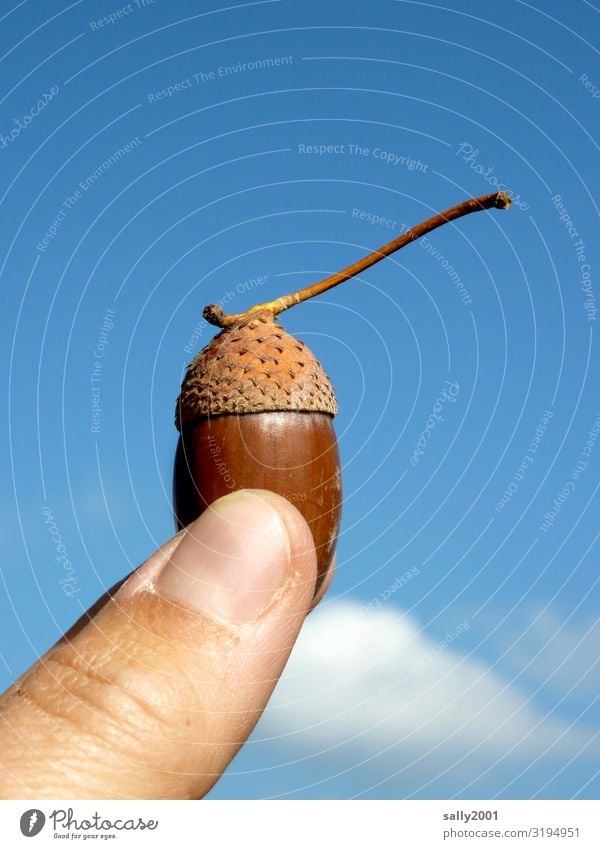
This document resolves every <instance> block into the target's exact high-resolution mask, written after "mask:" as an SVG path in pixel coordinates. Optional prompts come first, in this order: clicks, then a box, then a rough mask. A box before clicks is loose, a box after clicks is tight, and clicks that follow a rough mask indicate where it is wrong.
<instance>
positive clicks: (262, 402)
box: [175, 310, 338, 429]
mask: <svg viewBox="0 0 600 849" xmlns="http://www.w3.org/2000/svg"><path fill="white" fill-rule="evenodd" d="M285 410H295V411H306V412H319V413H329V414H330V415H332V416H335V415H336V413H337V410H338V407H337V402H336V399H335V395H334V392H333V387H332V385H331V381H330V380H329V378H328V377H327V374H326V372H325V369H324V368H323V366H322V365H321V363H320V362H319V361H318V360H317V359H316V358H315V356H314V354H313V353H312V351H310V350H309V348H307V347H306V345H305V344H304V342H301V341H299V340H298V339H294V337H293V336H290V335H289V333H286V332H285V330H284V329H283V328H282V327H281V326H280V325H279V324H276V322H275V319H274V317H273V314H272V313H271V312H270V311H269V310H263V311H260V312H256V313H253V314H251V315H249V316H246V317H245V318H243V319H241V320H240V321H239V322H237V323H236V324H233V325H232V326H231V327H227V328H225V330H223V331H222V332H221V333H219V334H218V336H215V338H214V339H213V340H212V341H211V342H209V344H208V345H207V346H206V347H205V348H203V350H202V351H200V352H199V354H198V355H197V356H196V357H195V359H194V361H193V362H192V363H191V364H190V366H188V370H187V372H186V375H185V378H184V380H183V383H182V384H181V392H180V395H179V398H178V401H177V409H176V411H175V424H176V426H177V428H179V429H181V427H182V425H184V424H187V423H189V422H191V421H193V420H194V419H197V418H200V417H201V416H215V415H221V414H223V413H234V414H240V413H263V412H269V411H285Z"/></svg>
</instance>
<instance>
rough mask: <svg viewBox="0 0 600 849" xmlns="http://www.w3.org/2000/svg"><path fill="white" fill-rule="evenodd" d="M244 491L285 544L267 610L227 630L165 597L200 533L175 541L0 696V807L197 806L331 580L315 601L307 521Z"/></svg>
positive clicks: (277, 500) (280, 503)
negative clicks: (166, 585)
mask: <svg viewBox="0 0 600 849" xmlns="http://www.w3.org/2000/svg"><path fill="white" fill-rule="evenodd" d="M250 492H251V493H252V497H255V498H257V499H262V501H263V502H265V503H266V505H267V506H266V507H265V509H268V510H270V511H276V513H277V516H278V519H279V521H280V522H281V523H282V524H283V526H284V527H285V532H286V534H287V540H288V551H289V563H290V570H289V576H288V577H287V578H286V580H285V582H284V583H283V585H282V587H281V589H280V590H279V591H278V592H277V593H276V595H275V597H274V599H273V600H272V601H271V603H270V604H269V605H268V606H267V607H266V609H265V610H264V611H262V612H261V613H260V615H259V616H258V617H257V618H255V619H254V620H253V621H251V622H249V623H244V624H243V625H239V624H233V625H231V624H228V623H227V622H224V621H220V620H217V619H215V618H214V617H212V618H211V617H209V616H206V615H204V614H203V613H202V612H201V611H199V610H197V609H189V608H187V609H186V608H184V607H182V606H180V605H178V604H173V602H172V600H170V599H168V598H165V597H164V596H162V595H161V594H160V593H159V592H158V591H156V588H155V587H154V583H153V582H154V581H155V579H156V576H158V575H160V574H161V571H162V570H163V569H164V568H165V567H166V565H167V564H169V563H170V562H172V561H171V559H172V558H173V557H174V556H175V552H176V551H177V549H178V547H179V546H180V544H181V541H182V539H183V536H184V535H185V534H186V533H188V532H190V529H193V528H194V527H195V525H196V523H193V525H191V526H190V528H188V529H186V530H184V531H180V533H179V534H177V535H176V536H175V537H173V538H172V539H171V540H169V541H168V542H166V543H165V544H164V545H163V546H162V547H161V548H160V549H158V551H156V552H155V553H154V554H153V555H152V556H151V557H150V558H149V559H148V560H147V561H146V562H145V563H144V564H143V565H142V566H141V567H140V568H139V569H138V570H136V571H135V572H134V573H132V575H131V576H129V578H128V579H127V580H125V581H124V582H121V584H119V585H117V586H116V587H113V588H112V589H111V590H110V591H109V592H108V593H107V594H106V595H105V596H103V597H102V598H101V599H100V600H99V601H98V602H97V603H96V604H95V605H94V606H93V607H92V608H90V610H89V611H88V612H87V613H86V614H85V615H84V616H83V617H81V619H80V620H79V621H78V622H77V623H76V624H75V625H74V626H73V627H72V628H71V629H70V630H69V631H68V632H67V633H66V634H65V635H64V636H63V637H62V638H61V639H60V640H59V641H58V642H57V643H56V645H54V646H53V647H52V648H51V649H50V650H49V651H48V652H47V653H46V654H45V655H44V656H43V657H41V658H40V660H39V661H38V662H37V663H36V664H34V665H33V666H32V667H31V668H30V669H29V670H28V671H27V672H26V673H25V674H24V675H22V676H21V677H20V678H19V679H18V680H17V681H16V682H15V683H14V684H13V685H12V686H11V687H10V688H9V689H8V690H7V691H6V693H4V695H3V696H2V697H0V798H3V799H198V798H200V797H202V796H203V795H205V794H206V793H207V792H208V791H209V790H210V788H211V787H212V786H213V785H214V784H215V782H216V781H217V780H218V779H219V777H220V776H221V774H222V773H223V771H224V770H225V769H226V767H227V765H228V764H229V763H230V761H231V760H232V758H233V757H234V756H235V754H236V753H237V752H238V750H239V749H240V747H241V746H242V745H243V744H244V743H245V741H246V740H247V738H248V736H249V735H250V733H251V732H252V730H253V728H254V726H255V724H256V722H257V721H258V719H259V718H260V716H261V714H262V712H263V710H264V708H265V706H266V704H267V701H268V699H269V697H270V695H271V692H272V691H273V688H274V686H275V685H276V683H277V681H278V680H279V677H280V675H281V673H282V671H283V668H284V666H285V663H286V661H287V659H288V656H289V654H290V651H291V649H292V647H293V645H294V642H295V640H296V638H297V636H298V633H299V631H300V628H301V626H302V624H303V622H304V620H305V617H306V615H307V614H308V613H309V611H310V610H311V609H312V608H314V606H315V605H316V604H318V602H319V601H320V600H321V598H322V597H323V595H324V594H325V592H326V590H327V587H328V586H329V584H330V582H331V578H332V575H333V568H332V569H331V570H330V572H329V575H328V576H327V579H326V581H325V583H324V584H323V586H322V587H321V588H320V590H319V593H318V595H317V596H316V597H314V598H313V595H314V587H315V582H316V555H315V551H314V545H313V541H312V536H311V534H310V531H309V529H308V526H307V524H306V522H305V521H304V519H303V518H302V516H301V514H300V513H299V512H298V510H297V509H296V508H295V507H294V506H293V505H292V504H290V503H289V502H288V501H286V500H285V499H283V498H281V497H280V496H278V495H275V494H273V493H268V492H265V491H258V490H252V491H250ZM234 497H235V496H231V495H228V496H226V498H225V499H220V502H224V501H225V500H226V499H231V498H234ZM197 521H198V522H200V521H201V520H197ZM198 527H199V530H198V534H199V535H201V533H202V526H198ZM227 533H231V534H236V533H241V531H240V530H239V528H235V527H232V528H231V529H230V530H229V531H228V532H227ZM206 556H209V555H206ZM159 585H160V582H159Z"/></svg>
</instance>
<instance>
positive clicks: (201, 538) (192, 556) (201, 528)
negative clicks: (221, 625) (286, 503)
mask: <svg viewBox="0 0 600 849" xmlns="http://www.w3.org/2000/svg"><path fill="white" fill-rule="evenodd" d="M289 567H290V544H289V538H288V533H287V530H286V527H285V524H284V522H283V520H282V519H281V518H280V515H279V513H278V512H277V509H276V508H275V507H274V506H273V505H272V504H271V503H269V502H268V501H267V500H266V499H265V498H262V497H261V496H260V495H258V494H254V493H251V492H244V491H242V492H236V493H232V494H231V495H227V496H225V497H224V498H220V499H219V500H218V501H215V502H214V504H213V505H211V506H210V507H209V508H208V509H207V510H205V512H204V513H203V514H202V516H200V518H199V519H196V521H195V522H193V523H192V524H191V525H190V526H189V528H188V529H187V531H186V533H185V534H184V536H183V539H182V540H181V542H180V543H179V545H178V546H177V548H176V549H175V551H174V552H173V554H172V556H171V558H170V559H169V560H168V562H167V563H166V565H165V566H164V568H163V569H162V571H161V572H160V574H159V575H158V578H157V579H156V581H155V584H154V588H155V591H156V592H157V593H159V594H160V595H161V596H163V597H164V598H166V599H169V600H170V601H173V602H175V603H176V604H179V605H181V606H182V607H186V608H189V609H192V610H196V611H198V612H199V613H202V614H204V615H205V616H208V617H210V618H211V619H216V620H220V621H224V622H227V623H231V624H236V625H239V624H243V623H245V622H252V621H253V620H255V619H256V618H258V617H259V616H260V614H261V613H262V612H263V611H264V610H265V609H266V608H267V607H268V606H269V605H270V604H271V603H272V601H273V600H274V598H275V597H276V596H277V595H278V593H279V591H280V589H281V587H282V586H283V584H284V583H285V580H286V578H287V576H288V573H289Z"/></svg>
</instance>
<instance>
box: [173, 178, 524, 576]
mask: <svg viewBox="0 0 600 849" xmlns="http://www.w3.org/2000/svg"><path fill="white" fill-rule="evenodd" d="M509 206H510V198H509V196H508V195H506V194H505V193H504V192H497V193H494V194H490V195H484V196H483V197H478V198H471V199H469V200H467V201H463V202H462V203H460V204H457V205H456V206H453V207H451V208H450V209H447V210H445V211H444V212H441V213H439V214H438V215H435V216H433V217H432V218H429V219H427V220H426V221H423V222H422V223H421V224H418V225H416V226H415V227H413V228H411V229H410V230H408V231H407V232H405V233H403V234H402V235H401V236H398V237H397V238H395V239H393V240H392V241H391V242H388V243H387V244H386V245H384V246H383V247H381V248H379V249H378V250H376V251H374V252H373V253H371V254H369V255H368V256H366V257H364V258H363V259H361V260H359V261H358V262H356V263H354V264H353V265H350V266H348V267H347V268H345V269H343V270H342V271H339V272H338V273H337V274H334V275H332V276H330V277H327V278H325V279H324V280H321V281H319V282H317V283H314V284H312V285H310V286H307V287H305V288H304V289H301V290H299V291H298V292H294V293H292V294H290V295H285V296H283V297H282V298H279V299H277V300H275V301H271V302H269V303H264V304H257V305H256V306H253V307H251V308H250V309H249V310H247V311H246V312H244V313H239V314H235V315H226V314H225V313H224V312H223V310H222V309H221V307H219V306H216V305H214V304H211V305H209V306H207V307H205V309H204V313H203V315H204V318H205V319H206V320H207V321H208V322H210V323H211V324H213V325H216V326H217V327H220V328H221V332H220V333H219V334H218V335H217V336H215V337H214V338H213V339H212V340H211V341H210V342H209V344H208V345H207V346H206V347H205V348H204V349H203V350H202V351H200V352H199V353H198V355H197V356H196V357H195V359H194V361H193V362H192V363H191V364H190V365H189V366H188V369H187V372H186V374H185V377H184V380H183V383H182V385H181V391H180V394H179V398H178V400H177V407H176V414H175V424H176V426H177V428H178V430H179V431H180V436H179V441H178V444H177V450H176V455H175V467H174V480H173V495H174V512H175V519H176V523H177V526H178V528H182V527H185V526H186V525H188V524H189V523H190V522H192V521H193V520H194V519H196V518H197V517H198V516H199V515H200V514H201V513H202V512H203V511H204V510H205V509H206V507H208V506H209V505H210V504H211V503H212V502H213V501H215V500H216V499H217V498H220V497H221V496H223V495H226V494H227V493H229V492H233V491H234V490H237V489H246V488H258V489H268V490H271V491H273V492H276V493H278V494H279V495H282V496H284V498H287V499H288V500H289V501H291V502H292V504H295V506H296V507H297V508H298V509H299V510H300V512H301V513H302V515H303V516H304V518H305V519H306V521H307V523H308V525H309V527H310V529H311V532H312V535H313V539H314V542H315V548H316V552H317V571H318V578H317V585H316V588H315V592H316V591H317V590H318V589H319V587H320V585H321V584H322V582H323V580H324V578H325V575H326V574H327V571H328V569H329V567H330V565H331V562H332V559H333V556H334V553H335V546H336V542H337V537H338V531H339V526H340V517H341V511H342V478H341V469H340V459H339V452H338V446H337V440H336V436H335V430H334V427H333V419H334V416H335V415H336V413H337V410H338V407H337V401H336V398H335V393H334V390H333V386H332V385H331V381H330V380H329V378H328V376H327V374H326V372H325V369H324V368H323V366H322V365H321V364H320V363H319V361H318V360H317V359H316V358H315V356H314V354H313V353H312V352H311V351H310V350H309V348H308V347H307V346H306V345H305V344H304V342H302V341H300V340H298V339H295V338H294V337H293V336H290V335H289V333H286V331H285V330H284V329H283V327H281V326H280V325H279V324H278V323H277V322H276V320H275V319H276V317H277V316H278V315H279V313H281V312H283V311H284V310H286V309H288V308H289V307H291V306H294V305H295V304H298V303H301V302H302V301H305V300H308V299H309V298H312V297H314V296H315V295H319V294H321V293H322V292H325V291H327V290H328V289H330V288H332V287H333V286H337V285H338V284H339V283H342V282H343V281H344V280H348V279H350V278H351V277H354V276H355V275H356V274H359V273H360V272H361V271H363V270H364V269H366V268H368V267H369V266H371V265H374V264H375V263H376V262H379V261H380V260H381V259H383V258H384V257H386V256H389V255H390V254H391V253H393V252H394V251H396V250H398V249H399V248H401V247H404V245H407V244H409V243H410V242H413V241H415V240H416V239H419V238H421V237H422V236H424V235H425V234H426V233H428V232H430V231H431V230H434V229H435V228H436V227H439V226H441V225H442V224H445V223H446V222H448V221H452V220H454V219H455V218H459V217H461V216H463V215H466V214H468V213H470V212H476V211H478V210H482V209H490V208H492V207H496V208H499V209H506V208H508V207H509Z"/></svg>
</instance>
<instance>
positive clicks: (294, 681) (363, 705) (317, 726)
mask: <svg viewBox="0 0 600 849" xmlns="http://www.w3.org/2000/svg"><path fill="white" fill-rule="evenodd" d="M466 627H467V628H468V623H466ZM464 631H465V624H464V623H463V624H461V623H458V622H457V623H456V628H454V629H453V630H452V632H450V636H449V637H448V639H447V640H446V641H445V642H446V644H445V645H444V644H442V643H441V642H440V643H438V644H436V643H435V642H433V641H432V640H431V639H430V638H429V637H428V636H426V635H425V634H424V633H422V632H421V631H420V629H419V627H418V625H417V623H416V622H415V620H414V619H412V618H411V617H409V616H407V615H405V614H403V613H401V612H399V611H398V609H397V608H396V609H392V606H391V605H389V606H388V607H387V608H381V609H378V610H374V611H371V612H369V613H366V614H364V615H362V614H361V609H360V608H359V607H358V605H356V604H353V603H350V602H332V603H329V604H327V605H325V606H323V607H322V608H321V609H320V610H317V612H316V613H314V614H312V615H311V616H310V617H309V619H308V621H307V623H306V625H305V627H304V630H303V633H302V635H301V637H300V640H299V642H298V644H297V646H296V649H295V650H294V653H293V655H292V657H291V659H290V662H289V664H288V667H287V670H286V673H285V674H284V677H283V679H282V681H281V683H280V685H279V686H278V687H277V690H276V692H275V694H274V696H273V699H272V700H271V703H270V706H269V709H268V711H267V714H266V716H265V721H264V722H263V724H262V725H261V728H260V730H261V732H262V735H261V736H262V737H263V739H264V738H265V737H271V738H273V737H278V738H279V739H280V741H281V742H284V741H285V742H288V743H294V744H298V745H303V746H305V747H307V746H308V747H311V746H312V747H313V748H314V746H315V745H316V746H317V747H318V748H319V749H320V750H321V751H323V750H325V749H327V748H329V747H333V748H335V747H338V746H340V745H343V746H344V748H345V747H347V746H355V747H359V748H360V749H361V750H362V751H363V752H364V753H365V754H368V753H373V754H375V753H377V752H383V751H385V750H386V749H387V748H388V747H396V749H397V747H398V746H400V747H401V748H403V749H404V750H405V751H408V752H410V753H412V754H413V755H416V756H419V755H420V754H423V755H427V754H428V755H429V756H431V755H432V753H434V752H436V750H437V751H439V753H440V756H442V755H443V759H444V760H446V759H447V758H448V756H450V757H451V759H452V758H455V759H457V760H458V759H459V758H461V757H462V756H463V755H469V753H471V755H469V756H470V757H481V758H482V759H483V760H484V761H487V762H490V763H491V762H493V761H494V759H500V758H502V757H504V756H507V757H509V758H510V759H511V760H514V759H517V760H518V761H523V763H524V764H526V763H528V762H531V761H532V760H533V759H535V758H536V757H538V756H540V757H545V758H548V757H549V758H557V759H559V760H560V761H562V762H566V761H567V760H568V759H569V758H570V757H571V756H573V755H576V754H577V753H578V752H579V750H581V749H585V747H586V745H587V744H588V743H590V740H591V738H592V737H593V734H594V731H593V730H592V729H589V728H586V727H584V726H580V725H570V724H569V722H568V721H567V720H565V719H564V718H562V717H559V716H558V715H557V714H547V713H546V712H545V711H544V710H543V709H542V708H540V707H539V706H538V705H536V704H535V703H534V702H533V701H531V700H528V695H527V694H526V693H525V692H523V691H522V690H521V689H519V687H518V686H517V685H516V684H514V683H511V681H510V680H509V679H506V680H505V679H504V678H503V677H502V675H500V674H499V673H497V672H496V671H495V670H492V669H490V668H488V667H487V666H486V665H485V664H483V663H482V662H481V661H479V660H477V659H475V658H474V657H468V649H467V645H466V643H467V640H466V639H465V638H464ZM461 632H462V633H461ZM461 640H462V641H463V642H462V645H461ZM592 751H593V752H594V754H595V755H596V757H597V754H598V745H597V744H596V743H593V742H592V743H591V745H589V746H588V748H587V752H586V754H587V756H591V755H592ZM586 754H583V755H582V756H583V757H585V756H586ZM451 762H452V760H450V763H451Z"/></svg>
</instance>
